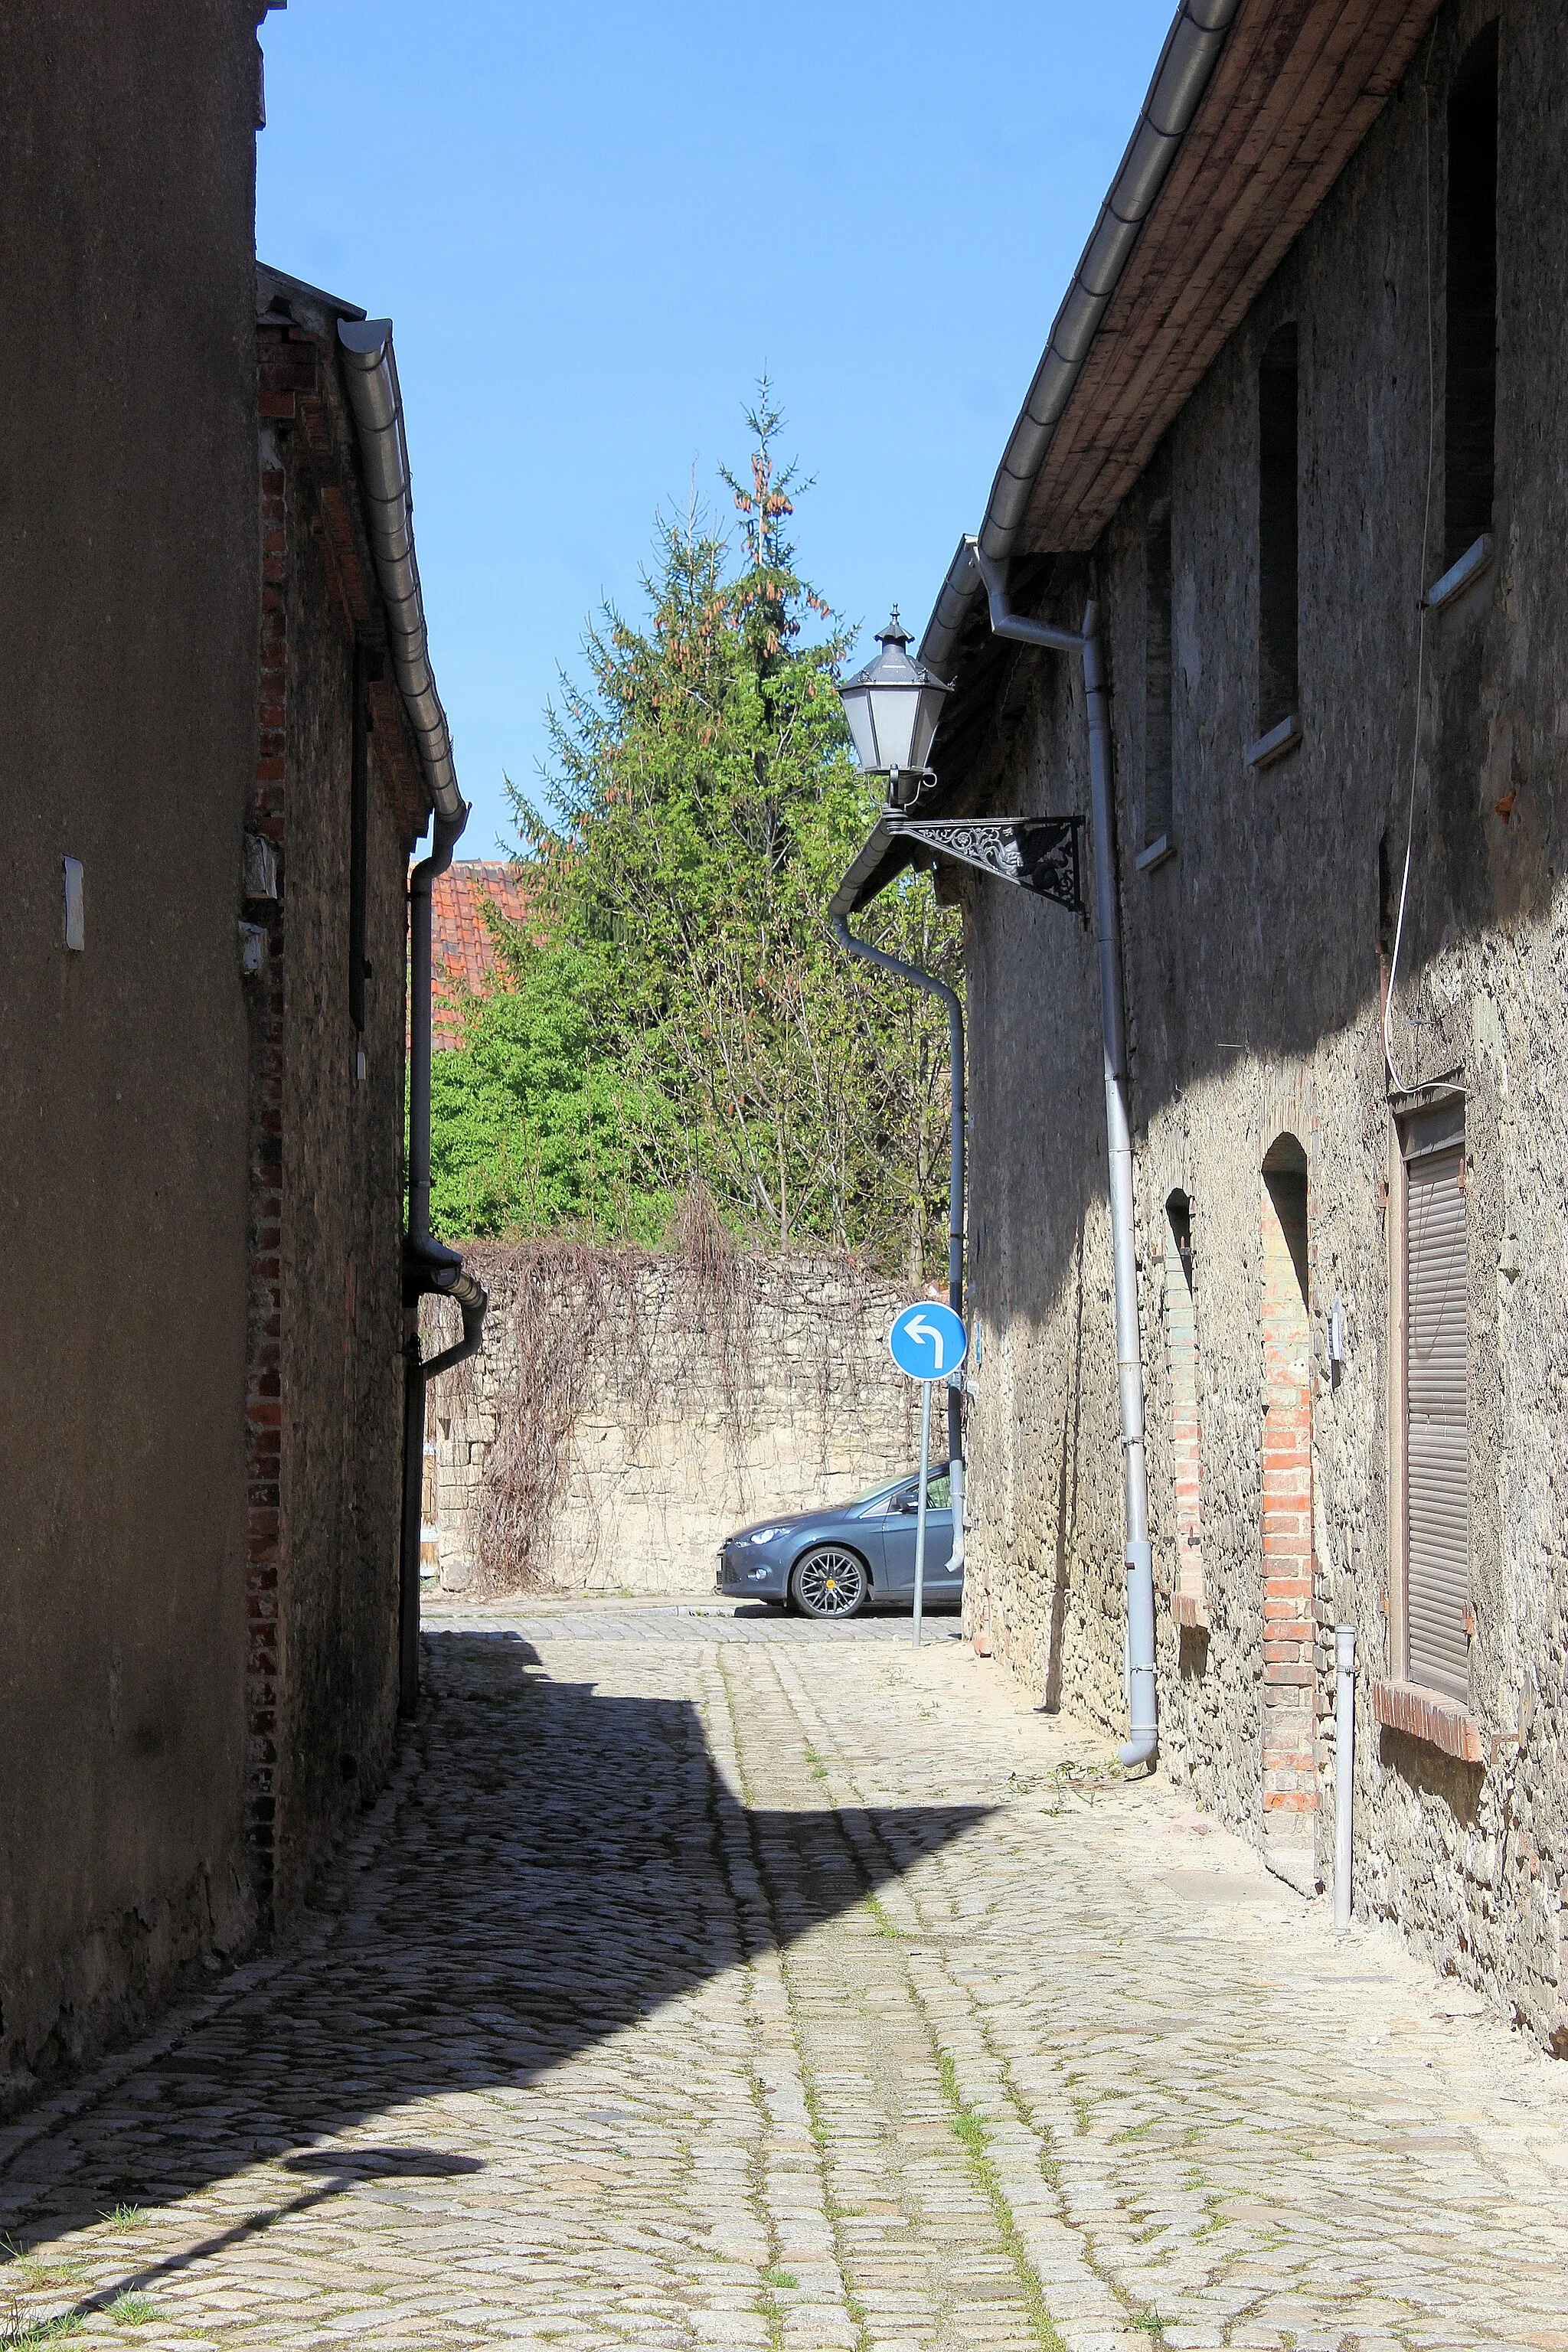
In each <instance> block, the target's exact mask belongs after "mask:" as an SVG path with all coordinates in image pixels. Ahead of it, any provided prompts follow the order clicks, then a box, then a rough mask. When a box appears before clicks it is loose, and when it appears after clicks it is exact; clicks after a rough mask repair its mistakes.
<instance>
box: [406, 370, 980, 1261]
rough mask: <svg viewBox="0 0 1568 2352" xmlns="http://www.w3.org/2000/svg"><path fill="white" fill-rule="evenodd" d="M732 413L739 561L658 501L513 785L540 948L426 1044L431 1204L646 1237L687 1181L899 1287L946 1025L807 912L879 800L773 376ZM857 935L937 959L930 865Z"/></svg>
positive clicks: (933, 1163)
mask: <svg viewBox="0 0 1568 2352" xmlns="http://www.w3.org/2000/svg"><path fill="white" fill-rule="evenodd" d="M747 422H748V424H749V425H750V426H751V428H752V435H753V436H754V443H755V446H754V448H753V451H752V460H751V465H750V468H749V472H748V473H747V475H746V476H745V477H741V478H738V477H736V476H735V475H732V474H731V473H729V472H725V473H724V475H723V480H724V482H725V484H726V485H727V487H728V488H729V490H730V493H731V497H732V499H733V501H734V507H735V510H736V512H737V514H738V516H739V518H740V538H741V548H740V551H739V560H738V561H732V560H731V546H730V543H729V541H727V539H726V537H725V535H724V534H723V532H722V531H721V529H720V528H719V526H718V525H717V524H716V522H715V521H714V520H712V519H711V518H710V516H709V515H707V514H706V513H705V512H704V511H703V510H702V509H700V507H699V506H698V505H697V504H696V502H695V500H694V501H693V502H692V503H691V505H690V506H689V508H688V510H687V512H686V513H685V514H684V515H683V516H680V517H679V518H673V519H672V518H668V517H666V518H662V519H661V520H660V521H659V524H658V539H657V545H656V560H655V564H654V567H653V570H652V571H651V572H650V573H649V574H647V575H646V576H645V579H644V583H643V585H644V590H645V594H646V599H647V616H646V618H645V619H644V620H643V622H642V623H641V624H640V625H636V624H634V623H632V622H630V621H628V620H627V619H626V618H625V617H624V616H623V614H621V613H620V612H618V611H617V610H616V609H615V608H614V607H611V608H608V609H606V611H605V613H604V614H602V615H601V616H600V619H599V620H598V622H597V623H596V624H595V625H593V626H592V627H591V628H590V630H589V632H588V635H587V639H586V645H585V656H586V673H587V674H586V677H585V679H584V680H583V681H582V682H575V681H573V680H570V679H565V680H563V695H562V700H561V704H560V707H559V708H558V709H552V713H551V719H550V726H551V744H552V772H551V776H550V791H549V796H548V803H547V812H546V813H545V814H541V813H540V812H539V811H537V810H536V809H535V808H533V807H532V806H531V804H530V803H529V802H528V801H527V800H525V799H524V798H523V796H522V795H521V793H517V792H516V791H515V790H514V791H513V793H512V805H513V809H514V813H515V814H516V818H517V822H518V825H519V829H520V833H521V836H522V842H523V847H524V858H523V864H524V870H525V872H526V873H527V874H528V876H529V878H530V880H531V885H532V889H533V893H534V897H535V901H536V904H537V905H538V907H539V909H540V915H541V920H542V927H543V930H544V933H545V936H546V938H547V939H548V940H549V941H550V945H549V946H547V947H545V948H542V949H541V948H538V947H536V946H533V945H531V944H529V943H527V942H524V941H522V940H520V939H519V938H517V937H516V935H515V934H514V935H513V936H512V937H511V938H510V940H507V941H506V952H507V957H508V962H509V966H510V981H511V986H510V990H509V991H508V992H505V993H504V994H503V995H501V996H498V997H496V998H494V999H491V1000H490V1001H489V1003H487V1004H485V1005H481V1006H476V1007H475V1008H473V1010H472V1011H471V1013H470V1015H469V1020H468V1029H467V1032H466V1040H465V1046H464V1050H463V1052H462V1054H461V1055H445V1056H443V1057H441V1058H442V1060H443V1062H444V1063H445V1064H446V1065H447V1068H446V1069H444V1070H443V1072H442V1103H441V1107H440V1114H441V1117H442V1118H443V1122H444V1124H445V1123H446V1122H447V1121H448V1120H449V1122H450V1128H451V1134H452V1139H453V1140H452V1143H451V1145H450V1146H448V1144H447V1139H446V1138H445V1137H443V1139H442V1142H441V1145H440V1147H439V1149H438V1152H437V1160H438V1166H439V1167H440V1169H441V1171H442V1173H441V1177H440V1180H439V1183H438V1190H437V1203H438V1207H439V1213H440V1214H441V1217H442V1218H443V1220H444V1221H448V1222H447V1230H452V1231H456V1230H457V1229H458V1227H459V1226H463V1225H466V1226H467V1228H468V1230H474V1229H479V1230H487V1229H488V1230H505V1229H510V1228H521V1229H523V1230H540V1229H542V1228H543V1227H545V1226H548V1225H553V1224H559V1223H574V1224H588V1225H590V1226H592V1227H593V1228H595V1230H600V1231H609V1232H621V1233H625V1234H627V1235H631V1234H638V1235H642V1234H647V1233H649V1232H651V1231H653V1230H654V1229H655V1228H656V1227H657V1226H658V1223H659V1221H660V1219H661V1218H663V1217H667V1216H668V1213H669V1209H670V1207H671V1205H672V1204H673V1203H674V1202H676V1201H677V1200H678V1199H679V1198H680V1197H681V1196H682V1195H683V1194H685V1193H686V1192H689V1190H690V1189H691V1188H692V1187H693V1186H694V1185H700V1186H702V1187H704V1188H706V1190H707V1191H708V1192H710V1194H711V1196H712V1197H713V1199H714V1201H715V1202H717V1204H718V1207H719V1211H720V1213H721V1215H722V1217H723V1218H724V1219H725V1221H726V1222H727V1223H729V1224H730V1225H731V1227H732V1228H734V1229H735V1230H736V1231H737V1232H739V1233H741V1234H745V1235H747V1236H748V1237H752V1238H758V1239H766V1240H768V1241H770V1242H772V1243H774V1244H777V1245H778V1246H780V1247H786V1246H789V1245H791V1244H797V1245H809V1244H811V1243H812V1242H835V1243H837V1244H840V1245H843V1246H846V1247H851V1248H859V1249H863V1250H866V1251H868V1253H869V1254H870V1255H872V1256H873V1257H874V1258H876V1259H877V1260H879V1262H881V1263H884V1264H892V1263H898V1262H900V1261H901V1262H903V1263H904V1264H906V1265H908V1267H909V1270H910V1273H911V1274H913V1275H915V1276H917V1277H918V1276H919V1275H920V1274H921V1272H922V1271H923V1267H924V1265H925V1264H926V1263H927V1261H928V1260H932V1261H933V1262H935V1263H938V1264H940V1263H942V1261H943V1257H944V1247H943V1244H942V1233H941V1229H942V1223H943V1222H944V1216H945V1207H946V1200H945V1194H946V1152H947V1034H946V1025H945V1023H944V1022H943V1021H942V1018H941V1015H940V1013H939V1012H938V1011H937V1009H936V1008H934V1007H932V1006H931V1002H930V1000H929V999H928V998H926V997H925V996H924V995H922V994H920V993H918V992H915V991H912V990H910V989H908V988H906V987H905V986H903V985H902V984H900V982H896V981H893V980H890V979H888V978H884V977H882V976H880V975H878V974H875V973H873V972H871V971H868V967H866V966H864V965H862V964H858V963H856V962H853V961H851V960H850V959H849V958H847V956H845V955H844V954H843V953H842V952H841V951H840V950H839V949H838V948H837V945H836V943H835V942H834V940H833V939H832V937H831V934H830V933H829V931H828V929H827V923H826V911H825V910H826V904H827V901H828V899H829V898H830V897H831V896H832V893H833V890H834V888H835V887H836V885H837V881H838V879H839V877H840V876H841V875H842V873H843V871H844V869H845V867H846V866H847V864H848V863H849V861H850V859H851V858H852V857H853V856H854V854H855V852H856V850H857V849H858V846H859V844H860V842H861V841H862V840H863V839H864V837H865V835H866V832H867V830H868V826H869V824H871V822H872V820H873V818H874V816H875V813H876V811H875V803H874V801H873V798H872V796H871V794H870V793H869V792H868V788H867V786H866V784H865V783H864V782H862V780H861V778H860V776H859V774H858V771H857V770H856V768H855V766H854V764H853V762H852V761H851V759H850V756H849V751H848V743H847V730H846V728H845V725H844V719H843V714H842V710H841V709H840V706H839V702H838V698H837V694H836V692H835V690H834V674H835V670H836V667H837V664H838V663H839V662H840V661H841V660H842V658H843V656H844V655H845V653H846V652H847V647H848V642H849V637H848V633H847V631H845V630H844V629H843V628H842V627H840V626H839V625H837V623H836V621H835V618H834V615H833V614H832V613H831V612H830V610H829V608H828V607H827V605H826V604H825V603H824V602H823V601H822V599H821V598H820V597H819V596H817V595H816V593H815V592H814V591H813V590H812V589H811V588H810V587H809V586H807V584H806V583H805V582H804V581H803V580H802V579H801V578H800V576H799V574H798V573H797V572H796V570H795V551H794V549H793V547H792V546H791V545H790V542H789V540H788V537H787V535H786V534H787V528H788V522H789V518H790V516H791V514H792V513H793V511H794V502H795V496H797V495H798V494H799V492H800V490H801V489H802V488H804V487H806V486H805V485H803V484H801V483H800V482H799V480H798V478H797V476H796V472H795V468H794V467H792V466H788V465H781V464H780V463H779V461H778V458H777V457H776V454H775V443H776V438H777V435H778V431H779V425H780V419H779V416H778V413H777V411H776V409H775V408H774V407H773V403H772V401H771V398H770V396H769V393H768V388H767V386H766V384H765V383H764V384H763V386H762V388H761V395H760V398H759V400H758V402H757V404H756V405H755V406H754V408H753V409H752V411H751V412H750V413H749V415H748V417H747ZM813 620H815V622H816V624H817V625H818V626H817V628H816V632H815V634H813V635H809V636H808V635H807V634H806V631H807V625H808V623H809V622H811V621H813ZM864 929H865V930H866V932H867V935H868V937H871V938H873V939H875V940H877V941H878V943H879V944H883V945H887V946H889V947H891V948H892V949H893V950H894V952H895V953H900V952H901V953H903V954H905V955H908V956H911V957H913V958H914V959H915V960H918V961H921V962H923V963H926V964H927V965H928V966H930V967H931V968H933V969H936V970H939V971H942V972H943V974H944V976H946V975H951V974H952V973H954V972H955V971H957V969H958V964H959V956H960V939H959V931H958V924H957V920H956V918H955V917H953V916H952V915H951V914H947V913H944V912H943V911H942V910H941V909H939V908H937V907H936V906H935V903H934V901H933V899H932V897H931V889H930V885H929V883H928V882H927V881H926V879H925V878H924V877H914V876H910V877H905V879H904V881H903V883H902V884H901V885H900V886H899V887H897V888H895V889H893V890H891V891H889V892H887V893H885V894H884V896H883V897H882V898H881V899H879V901H878V903H877V906H876V907H875V908H873V909H871V910H868V915H867V916H866V918H865V919H864ZM448 1160H449V1162H450V1167H451V1170H452V1182H453V1185H454V1186H456V1187H457V1189H456V1190H455V1191H454V1190H451V1189H449V1188H448V1185H447V1175H446V1170H447V1165H448ZM487 1171H500V1173H494V1172H489V1173H488V1172H487ZM464 1184H466V1185H467V1186H468V1192H467V1193H466V1194H465V1193H464V1192H463V1191H462V1189H461V1188H462V1186H463V1185H464ZM481 1218H482V1219H483V1220H484V1221H485V1223H483V1224H482V1225H478V1226H476V1221H477V1220H479V1219H481Z"/></svg>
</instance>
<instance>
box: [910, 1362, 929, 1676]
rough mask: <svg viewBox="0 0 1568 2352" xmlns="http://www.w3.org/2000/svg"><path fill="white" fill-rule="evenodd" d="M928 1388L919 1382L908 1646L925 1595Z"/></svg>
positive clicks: (915, 1638) (917, 1632) (914, 1642)
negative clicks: (916, 1495)
mask: <svg viewBox="0 0 1568 2352" xmlns="http://www.w3.org/2000/svg"><path fill="white" fill-rule="evenodd" d="M930 1475H931V1382H930V1381H921V1499H920V1503H919V1505H918V1507H917V1516H916V1518H915V1613H914V1618H913V1621H912V1622H911V1624H910V1649H911V1650H918V1649H919V1648H920V1645H921V1601H923V1599H924V1598H925V1581H926V1484H927V1481H928V1479H929V1478H930Z"/></svg>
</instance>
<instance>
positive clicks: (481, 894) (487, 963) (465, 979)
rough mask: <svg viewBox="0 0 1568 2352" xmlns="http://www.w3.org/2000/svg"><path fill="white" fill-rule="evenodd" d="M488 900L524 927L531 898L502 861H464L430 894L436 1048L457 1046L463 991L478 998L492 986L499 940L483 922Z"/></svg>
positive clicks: (450, 868) (439, 879)
mask: <svg viewBox="0 0 1568 2352" xmlns="http://www.w3.org/2000/svg"><path fill="white" fill-rule="evenodd" d="M487 899H489V901H490V902H491V903H492V904H493V905H494V906H495V908H497V910H498V912H500V914H502V915H504V916H505V917H506V918H507V919H508V920H509V921H510V922H514V923H521V922H522V921H523V920H524V919H525V918H526V917H527V914H528V894H527V892H526V890H525V889H524V887H523V885H522V884H521V882H520V881H519V880H518V878H517V876H516V875H515V873H514V872H513V871H512V868H511V867H510V866H509V865H508V864H507V863H506V862H505V860H504V859H501V858H495V857H465V858H462V859H459V860H455V861H454V863H453V864H452V865H450V866H448V867H447V871H446V872H445V874H441V875H437V878H436V883H435V887H434V888H433V890H432V892H431V894H430V978H431V996H432V1001H433V1005H434V1016H433V1018H432V1021H431V1034H432V1042H433V1043H434V1044H435V1045H436V1046H437V1048H439V1047H442V1046H448V1045H458V1044H459V1043H460V1042H461V1040H460V1037H459V1034H458V1015H457V1011H456V1007H457V1004H458V1001H459V1000H460V998H461V996H462V993H463V991H464V989H465V988H468V989H472V990H473V991H475V992H476V993H477V994H479V995H480V996H483V995H486V994H488V993H489V990H490V989H491V988H493V987H494V985H495V981H496V972H497V968H498V963H497V956H496V948H495V941H494V940H493V939H492V938H491V937H490V931H489V924H488V923H487V922H486V920H485V916H484V902H485V901H486V900H487Z"/></svg>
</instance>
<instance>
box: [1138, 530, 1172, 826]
mask: <svg viewBox="0 0 1568 2352" xmlns="http://www.w3.org/2000/svg"><path fill="white" fill-rule="evenodd" d="M1172 684H1173V672H1172V665H1171V501H1170V499H1168V498H1163V499H1160V500H1159V501H1158V502H1157V503H1156V505H1155V507H1154V509H1153V510H1152V513H1151V515H1150V518H1149V523H1148V528H1147V530H1146V531H1145V534H1144V541H1143V846H1144V848H1145V849H1152V848H1154V847H1156V846H1157V845H1161V844H1166V845H1168V844H1169V842H1170V839H1171V835H1172V832H1173V827H1174V822H1175V793H1174V783H1173V771H1172V757H1171V753H1172V731H1173V730H1172V709H1171V696H1172Z"/></svg>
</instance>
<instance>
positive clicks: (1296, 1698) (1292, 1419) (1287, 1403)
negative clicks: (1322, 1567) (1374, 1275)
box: [1261, 1174, 1318, 1841]
mask: <svg viewBox="0 0 1568 2352" xmlns="http://www.w3.org/2000/svg"><path fill="white" fill-rule="evenodd" d="M1262 1238H1263V1408H1264V1421H1263V1524H1262V1530H1261V1535H1262V1550H1263V1759H1262V1761H1263V1818H1264V1828H1265V1831H1266V1832H1267V1831H1268V1830H1269V1828H1270V1826H1271V1825H1272V1829H1273V1832H1274V1834H1276V1835H1280V1836H1284V1837H1287V1838H1289V1839H1291V1840H1293V1841H1295V1840H1300V1839H1301V1838H1302V1836H1303V1834H1304V1833H1305V1832H1306V1830H1307V1828H1308V1823H1307V1822H1306V1821H1305V1819H1304V1817H1305V1816H1307V1815H1310V1814H1311V1813H1314V1812H1315V1811H1317V1806H1318V1784H1317V1754H1316V1746H1317V1743H1316V1737H1315V1730H1316V1727H1315V1717H1314V1708H1313V1694H1314V1688H1315V1685H1316V1682H1317V1665H1316V1625H1315V1622H1314V1615H1313V1609H1312V1584H1313V1560H1312V1404H1311V1387H1310V1381H1311V1329H1310V1323H1309V1321H1308V1316H1307V1302H1306V1299H1305V1297H1303V1295H1302V1285H1303V1273H1302V1270H1303V1269H1304V1268H1305V1266H1306V1263H1307V1223H1306V1188H1305V1181H1304V1180H1303V1179H1301V1178H1300V1177H1296V1176H1291V1175H1289V1174H1286V1175H1282V1176H1280V1177H1279V1178H1278V1179H1277V1180H1275V1181H1270V1180H1269V1179H1268V1177H1267V1176H1266V1177H1265V1179H1264V1185H1263V1224H1262Z"/></svg>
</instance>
